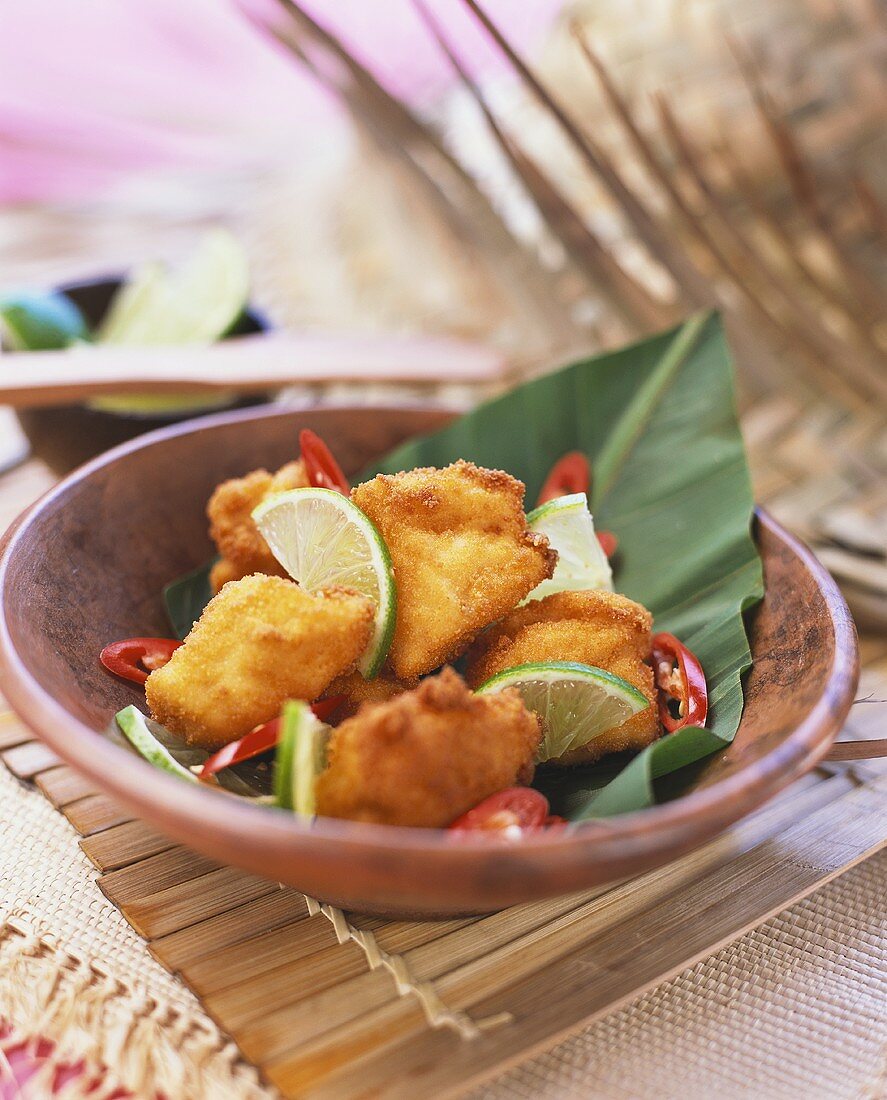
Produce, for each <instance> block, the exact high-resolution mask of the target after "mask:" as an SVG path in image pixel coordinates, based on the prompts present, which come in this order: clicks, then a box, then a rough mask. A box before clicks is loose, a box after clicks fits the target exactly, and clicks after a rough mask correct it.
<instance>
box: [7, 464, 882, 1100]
mask: <svg viewBox="0 0 887 1100" xmlns="http://www.w3.org/2000/svg"><path fill="white" fill-rule="evenodd" d="M43 477H45V474H43V473H41V471H40V469H39V468H36V467H34V466H30V467H28V466H26V467H23V468H22V470H21V471H19V472H18V473H17V474H15V475H8V476H7V479H5V484H4V485H3V486H2V489H0V492H2V497H3V501H2V503H3V505H11V504H12V499H13V496H14V495H16V493H20V494H21V495H22V496H24V497H30V496H33V495H34V492H35V491H36V490H37V489H39V487H40V482H41V479H42V478H43ZM16 486H17V489H16ZM3 489H5V490H6V491H5V492H3V491H2V490H3ZM24 502H25V501H24V500H21V501H20V503H24ZM16 503H19V501H17V502H16ZM864 658H865V660H866V663H867V666H868V668H867V672H866V676H865V679H864V682H863V686H862V689H861V695H862V696H866V695H867V694H868V693H872V692H873V693H875V694H880V696H883V695H884V694H885V691H884V685H885V683H887V675H885V673H887V644H885V643H884V641H883V640H882V641H880V642H877V641H872V642H870V643H867V644H866V646H865V649H864ZM881 721H883V710H881V709H880V708H879V707H877V706H862V705H861V706H858V707H856V708H855V710H854V713H853V715H852V719H851V723H850V726H851V729H850V732H851V734H852V736H855V737H860V736H861V737H864V736H867V735H870V736H871V735H874V734H875V732H876V730H877V728H878V726H879V725H880V723H881ZM0 757H2V759H3V761H4V763H5V764H6V766H7V768H8V769H9V770H10V771H11V772H12V773H13V774H14V775H15V776H17V777H18V778H19V779H21V780H24V781H32V782H34V783H36V785H37V786H38V787H39V788H40V790H42V791H43V793H44V794H45V795H46V797H47V798H48V799H49V801H50V802H51V803H52V805H54V806H55V807H57V808H58V809H60V810H61V811H62V813H63V814H64V815H65V817H66V818H67V819H68V821H70V822H71V824H73V826H74V827H75V828H76V829H77V831H78V832H79V833H80V834H81V836H82V841H81V846H82V848H83V850H84V852H85V853H86V855H87V856H88V857H89V859H90V860H92V862H93V863H94V864H95V866H96V867H97V868H98V870H99V875H98V878H97V883H98V885H99V887H100V889H101V890H102V892H103V893H104V895H105V897H106V898H108V899H109V900H110V901H111V902H112V903H113V904H114V905H115V906H116V907H117V908H118V909H119V910H120V912H121V913H122V914H123V915H124V917H125V918H126V919H127V920H128V921H129V922H130V924H131V925H132V926H133V927H134V928H135V929H136V930H137V931H138V932H139V933H140V934H141V935H143V936H144V937H145V939H146V940H147V941H148V943H149V946H150V950H151V953H152V955H153V956H154V958H155V959H157V960H158V961H159V962H160V963H162V964H163V966H164V967H166V968H167V969H169V970H170V971H172V972H174V973H177V974H179V975H180V976H181V977H182V979H183V980H184V982H185V983H186V984H187V985H188V986H189V987H190V989H191V990H192V991H193V992H194V993H195V994H196V995H197V997H198V998H199V1000H200V1003H201V1004H202V1006H203V1007H204V1008H205V1009H206V1010H207V1011H208V1012H209V1014H210V1015H211V1016H212V1017H213V1018H214V1019H215V1020H216V1021H217V1022H218V1024H219V1025H220V1027H221V1028H222V1030H223V1031H224V1032H225V1033H227V1034H229V1035H231V1036H232V1037H233V1038H234V1040H235V1041H236V1043H237V1044H238V1046H239V1048H240V1050H241V1051H242V1052H243V1054H244V1055H245V1056H246V1058H247V1059H249V1060H250V1061H251V1062H252V1063H253V1064H255V1065H256V1066H257V1067H258V1068H259V1069H260V1070H261V1072H262V1073H263V1075H264V1076H265V1077H266V1079H267V1080H268V1081H270V1082H272V1083H273V1084H274V1085H276V1086H277V1087H278V1088H280V1090H281V1091H282V1092H283V1093H284V1094H285V1095H288V1096H300V1097H301V1096H311V1097H315V1096H316V1097H336V1098H346V1097H352V1096H354V1097H357V1096H363V1095H367V1094H372V1095H379V1096H392V1097H399V1096H407V1095H413V1094H415V1093H416V1092H417V1090H418V1093H419V1094H420V1095H434V1096H443V1095H449V1094H454V1093H457V1092H460V1091H462V1090H464V1089H465V1088H466V1087H468V1086H469V1085H470V1084H471V1083H473V1082H476V1081H479V1080H482V1079H484V1078H485V1077H488V1076H490V1075H492V1074H494V1073H496V1072H497V1071H499V1070H501V1069H502V1068H504V1067H507V1066H509V1065H513V1064H515V1063H517V1062H518V1061H521V1060H523V1059H526V1058H527V1057H528V1056H529V1055H531V1054H532V1053H533V1052H534V1051H538V1050H542V1049H545V1048H548V1047H550V1046H551V1045H552V1044H553V1043H555V1042H556V1041H557V1040H558V1039H559V1038H561V1037H563V1036H564V1035H565V1034H569V1033H571V1032H575V1031H577V1030H578V1029H579V1028H580V1027H581V1026H583V1025H585V1024H587V1023H588V1022H589V1021H591V1020H594V1019H596V1018H598V1017H601V1016H603V1015H604V1014H605V1013H610V1012H612V1011H613V1010H614V1009H616V1008H617V1007H619V1006H620V1005H622V1004H624V1003H626V1002H627V1001H628V1000H629V999H631V998H634V997H636V996H638V995H639V994H641V993H643V992H644V991H646V990H650V989H652V988H653V987H654V986H656V985H657V984H659V983H660V982H661V981H662V980H663V979H665V978H667V977H669V976H671V975H674V974H677V973H679V972H681V971H682V970H684V969H685V968H686V967H687V966H688V965H690V964H692V963H694V962H695V961H696V960H699V959H702V958H704V957H706V956H708V955H711V954H712V953H713V952H714V951H716V950H717V949H718V948H719V947H721V946H722V945H723V944H725V943H728V942H730V941H732V940H734V939H735V938H736V937H738V936H740V935H741V934H742V933H744V932H745V931H747V930H748V929H750V928H753V927H755V926H757V925H759V924H761V923H762V922H763V921H765V920H766V919H767V918H768V917H770V916H772V915H773V914H775V913H778V912H780V911H782V910H784V909H785V908H786V907H787V906H789V905H791V904H792V903H793V902H795V901H796V900H797V899H799V898H801V897H804V896H805V895H807V894H809V893H810V892H811V891H813V890H815V889H816V888H817V887H819V886H821V885H822V884H823V883H825V882H827V881H829V880H830V879H832V878H834V877H835V876H837V875H839V874H841V873H842V872H843V871H845V870H846V869H847V868H849V867H851V866H853V865H854V864H855V863H857V862H859V861H860V860H862V859H865V858H866V857H867V856H868V855H870V854H872V853H873V852H875V851H876V850H878V849H879V848H881V847H882V846H883V845H884V843H885V832H887V830H885V826H884V821H885V816H887V774H885V771H884V768H883V767H882V766H879V765H874V764H870V763H860V764H855V765H829V766H827V767H823V768H820V769H818V770H817V771H816V772H814V773H813V774H811V775H809V776H807V777H806V778H805V779H804V780H803V781H801V782H800V783H798V784H796V785H795V786H794V787H793V788H791V789H790V790H789V791H787V792H785V794H784V795H783V796H781V797H780V798H779V799H778V800H776V801H775V802H773V803H771V804H770V805H769V806H767V807H765V808H764V809H763V810H762V811H760V812H759V813H757V814H755V815H753V816H752V817H750V818H749V819H747V820H746V821H745V822H743V823H741V824H740V825H739V826H738V827H737V828H735V829H734V830H732V831H731V832H730V833H728V834H727V835H725V836H724V837H721V838H719V839H717V840H716V841H714V842H713V843H711V844H709V845H707V846H705V847H704V848H702V849H700V850H698V851H697V852H694V853H692V854H691V855H689V856H687V857H684V858H683V859H681V860H679V861H677V862H675V863H674V864H672V865H671V866H669V867H667V868H664V869H662V870H660V871H657V872H653V873H651V874H648V875H645V876H642V877H640V878H638V879H636V880H633V881H631V882H627V883H623V884H621V885H618V886H615V887H613V888H610V889H607V890H600V891H594V892H588V893H584V894H580V895H574V896H571V897H568V898H563V899H555V900H553V901H550V902H545V903H539V904H535V905H529V906H521V907H517V908H514V909H511V910H507V911H506V912H504V913H501V914H495V915H493V916H489V917H484V918H479V919H473V920H457V921H454V920H451V921H446V922H441V923H431V922H420V923H414V922H384V921H379V920H371V919H366V918H361V917H359V916H354V915H349V916H346V915H344V914H341V913H339V912H338V911H336V910H323V911H322V913H318V912H316V906H314V905H313V904H312V903H310V902H308V901H306V899H304V898H303V897H302V896H301V895H299V894H298V893H296V892H295V891H292V890H288V889H281V888H280V887H278V886H277V885H276V884H275V883H271V882H267V881H264V880H261V879H257V878H255V877H254V876H251V875H248V874H245V873H243V872H240V871H237V870H234V869H231V868H226V867H222V866H220V865H218V864H216V863H214V862H213V861H211V860H207V859H205V858H203V857H201V856H198V855H196V854H195V853H193V852H190V851H188V850H187V849H184V848H182V847H181V846H178V845H174V844H172V842H170V841H169V840H167V839H166V838H164V837H162V836H161V835H159V834H158V833H156V832H155V831H154V830H153V829H150V828H149V827H147V826H146V825H144V824H142V823H140V822H137V821H133V820H132V819H131V818H130V816H129V815H128V814H127V813H126V812H125V811H124V810H122V809H121V808H120V807H119V806H117V805H115V804H114V803H113V802H112V801H111V800H110V799H108V798H107V797H106V796H105V795H103V794H102V793H101V792H98V791H96V790H94V789H93V788H92V787H91V786H90V785H89V784H88V783H86V782H85V781H84V780H83V779H82V778H80V777H79V776H78V775H77V774H76V773H75V772H73V771H72V770H71V769H70V768H68V767H67V766H65V765H63V764H61V763H60V762H59V761H58V759H57V758H56V757H55V756H54V755H53V754H52V753H51V752H50V751H49V750H48V749H47V748H46V747H45V746H43V745H42V744H41V743H39V742H36V741H34V740H33V739H32V737H31V734H30V732H29V731H28V730H27V728H26V727H24V726H23V725H22V724H21V723H20V722H19V721H18V720H17V719H16V718H15V717H14V716H12V715H10V714H8V713H7V714H6V715H5V716H4V717H3V718H2V719H0ZM554 991H556V996H554V995H553V992H554Z"/></svg>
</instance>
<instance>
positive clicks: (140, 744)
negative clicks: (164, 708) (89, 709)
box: [116, 706, 197, 783]
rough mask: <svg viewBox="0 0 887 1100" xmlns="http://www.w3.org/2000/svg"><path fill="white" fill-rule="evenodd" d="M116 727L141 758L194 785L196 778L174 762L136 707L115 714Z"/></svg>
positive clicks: (176, 761)
mask: <svg viewBox="0 0 887 1100" xmlns="http://www.w3.org/2000/svg"><path fill="white" fill-rule="evenodd" d="M116 717H117V725H118V726H119V727H120V728H121V730H123V733H124V734H125V735H126V739H127V740H128V741H129V743H130V744H131V745H132V746H133V748H135V749H136V750H137V751H138V752H139V753H141V755H142V756H144V758H145V759H146V760H147V761H148V763H149V764H153V765H154V766H155V767H156V768H162V769H163V771H165V772H169V774H170V775H177V776H178V777H179V779H187V780H188V782H189V783H196V782H197V776H196V775H194V773H193V772H191V771H189V770H188V769H187V768H186V767H184V766H183V765H182V764H180V763H179V762H178V760H176V759H175V758H174V757H173V755H172V753H171V752H170V751H169V749H167V748H166V747H165V746H164V745H162V744H161V743H160V741H158V740H157V738H156V737H155V736H154V734H153V733H152V732H151V728H150V726H149V725H148V719H147V718H146V717H145V716H144V714H142V712H141V711H140V710H138V709H137V708H136V707H132V706H130V707H126V708H125V709H124V710H121V711H120V712H119V714H117V716H116Z"/></svg>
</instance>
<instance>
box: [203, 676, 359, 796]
mask: <svg viewBox="0 0 887 1100" xmlns="http://www.w3.org/2000/svg"><path fill="white" fill-rule="evenodd" d="M344 701H345V696H344V695H333V696H331V697H330V698H329V699H318V701H317V702H316V703H312V704H311V709H312V710H313V711H314V713H315V715H316V716H317V717H318V718H319V719H320V721H321V722H323V721H325V720H326V719H327V718H328V717H329V715H330V714H332V712H333V711H334V710H335V709H336V707H338V706H339V705H340V704H342V703H344ZM281 722H282V719H281V718H272V719H271V721H270V722H265V723H264V725H261V726H256V728H255V729H254V730H251V731H250V732H249V733H248V734H247V735H246V736H245V737H241V738H240V740H239V741H232V742H231V744H230V745H224V746H223V747H222V748H220V749H219V751H218V752H216V753H213V755H212V756H211V757H210V758H209V759H208V760H207V761H206V762H205V763H204V765H203V767H202V769H201V771H200V778H201V779H208V778H209V777H210V776H211V775H215V774H216V772H220V771H222V769H223V768H230V767H231V765H232V764H241V763H242V762H243V761H244V760H251V759H252V758H253V757H254V756H261V755H262V753H263V752H268V750H269V749H273V748H274V746H275V745H276V744H277V742H278V741H279V740H280V725H281Z"/></svg>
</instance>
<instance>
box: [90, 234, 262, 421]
mask: <svg viewBox="0 0 887 1100" xmlns="http://www.w3.org/2000/svg"><path fill="white" fill-rule="evenodd" d="M248 294H249V270H248V268H247V263H246V257H245V255H244V253H243V249H242V248H241V247H240V245H239V244H238V243H237V241H236V239H235V238H234V237H233V236H232V235H231V234H230V233H229V232H228V231H227V230H225V229H214V230H211V231H210V232H209V233H207V234H206V235H205V236H204V237H203V239H202V240H201V242H200V244H199V245H198V248H197V250H196V251H195V252H194V254H193V255H192V256H191V258H190V259H189V260H188V261H187V262H186V263H185V264H184V266H182V267H181V268H179V270H177V271H174V272H169V271H167V270H166V268H165V267H164V266H163V265H162V264H158V263H148V264H143V265H142V266H141V267H138V268H136V269H135V270H134V271H133V272H132V273H131V274H130V276H129V278H128V279H127V280H126V282H125V283H124V284H123V286H122V287H121V288H120V290H118V291H117V293H116V294H115V296H114V298H113V300H112V301H111V304H110V306H109V307H108V311H107V313H106V314H105V317H104V319H103V321H102V323H101V325H100V326H99V329H98V332H97V334H96V339H97V340H98V341H99V342H100V343H103V344H119V345H126V346H129V347H157V346H160V345H187V344H211V343H214V342H215V341H216V340H219V339H220V338H221V337H223V336H224V335H225V333H227V332H229V331H230V329H231V328H232V327H233V326H234V325H235V323H236V322H237V320H238V319H239V317H240V316H241V314H242V313H243V310H244V308H245V307H246V303H247V297H248ZM232 396H233V395H232V394H231V393H227V392H220V393H212V394H209V393H206V392H203V393H199V392H194V393H171V394H136V395H123V396H120V397H117V396H110V397H99V398H96V399H95V400H94V401H92V402H91V403H90V404H91V407H92V408H94V409H98V410H100V411H103V412H112V413H120V414H123V415H128V416H152V415H157V414H168V413H179V414H184V413H188V412H198V411H206V410H207V409H213V408H220V407H222V406H223V405H227V404H228V403H229V402H230V401H231V398H232Z"/></svg>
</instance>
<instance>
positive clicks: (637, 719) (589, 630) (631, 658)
mask: <svg viewBox="0 0 887 1100" xmlns="http://www.w3.org/2000/svg"><path fill="white" fill-rule="evenodd" d="M652 624H653V619H652V616H651V615H650V612H649V611H647V609H646V608H645V607H642V606H641V605H640V604H638V603H635V602H634V601H633V600H629V599H628V598H627V597H625V596H620V595H618V594H617V593H615V592H605V591H603V590H602V589H594V590H588V591H583V592H555V593H553V594H552V595H551V596H546V597H545V599H543V600H532V601H531V602H530V603H528V604H526V605H525V606H524V607H519V608H518V609H517V610H516V611H512V612H511V614H510V615H508V616H506V617H505V618H504V619H503V620H502V622H500V623H497V624H496V626H494V627H493V628H492V629H491V630H489V631H488V632H487V633H486V634H484V635H483V636H482V637H481V638H479V639H478V640H477V642H476V643H475V645H474V646H473V647H472V649H471V650H470V651H469V654H468V665H467V669H466V673H465V678H466V680H467V681H468V683H469V684H471V686H472V687H479V686H480V684H482V683H484V682H485V681H486V680H489V678H490V677H491V676H495V675H496V674H497V673H499V672H502V671H504V670H505V669H507V668H515V667H516V666H517V665H524V664H535V663H537V662H540V661H578V662H579V663H580V664H583V665H594V666H595V667H597V668H603V669H606V671H607V672H612V673H613V675H614V676H619V677H621V678H622V679H623V680H627V681H628V683H630V684H633V685H634V686H635V687H636V688H638V689H639V690H640V691H642V692H643V693H644V695H645V696H646V697H647V698H648V699H649V700H650V706H649V707H647V708H646V709H645V710H642V711H640V712H639V713H638V714H635V715H633V717H631V718H629V719H628V721H626V722H623V724H622V725H621V726H617V727H616V728H615V729H612V730H609V731H608V732H607V733H605V734H602V735H601V736H600V737H595V738H594V739H593V740H592V741H590V742H589V743H588V744H587V745H584V746H583V747H582V748H581V749H574V750H573V751H572V752H569V753H566V754H565V755H564V756H562V757H560V759H559V760H556V761H551V763H558V764H585V763H591V762H593V761H595V760H599V759H600V758H601V757H602V756H605V755H606V754H607V753H611V752H622V751H623V750H625V749H642V748H644V747H645V746H646V745H649V744H650V743H651V742H652V741H655V740H656V738H657V737H658V736H659V733H660V729H659V717H658V713H657V710H656V706H655V702H656V693H655V688H654V686H653V670H652V669H651V668H650V666H649V665H647V664H645V663H644V662H645V661H646V660H647V659H648V658H649V656H650V629H651V627H652Z"/></svg>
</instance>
